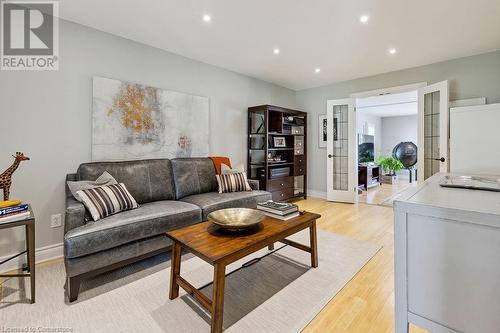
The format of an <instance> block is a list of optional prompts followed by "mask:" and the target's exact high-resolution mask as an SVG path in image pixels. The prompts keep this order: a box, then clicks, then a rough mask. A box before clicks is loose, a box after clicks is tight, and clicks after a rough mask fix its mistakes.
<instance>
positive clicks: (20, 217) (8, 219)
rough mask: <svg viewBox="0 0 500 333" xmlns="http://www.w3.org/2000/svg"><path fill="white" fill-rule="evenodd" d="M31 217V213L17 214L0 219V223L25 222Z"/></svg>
mask: <svg viewBox="0 0 500 333" xmlns="http://www.w3.org/2000/svg"><path fill="white" fill-rule="evenodd" d="M30 215H31V213H30V212H29V211H24V212H17V213H12V214H8V215H4V216H2V217H0V223H7V222H14V221H19V220H24V219H25V218H28V217H29V216H30Z"/></svg>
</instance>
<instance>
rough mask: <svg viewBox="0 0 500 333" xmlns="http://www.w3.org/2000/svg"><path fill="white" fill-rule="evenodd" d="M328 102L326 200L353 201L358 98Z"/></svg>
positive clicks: (354, 197)
mask: <svg viewBox="0 0 500 333" xmlns="http://www.w3.org/2000/svg"><path fill="white" fill-rule="evenodd" d="M326 105H327V111H326V113H327V130H328V134H327V149H326V152H327V162H326V164H327V167H326V170H327V177H326V178H327V199H328V200H330V201H339V202H349V203H354V202H356V201H357V198H358V196H357V192H356V187H357V183H358V178H357V175H358V173H357V170H356V166H355V161H356V153H357V143H356V114H355V112H354V106H355V99H354V98H347V99H339V100H328V101H327V103H326Z"/></svg>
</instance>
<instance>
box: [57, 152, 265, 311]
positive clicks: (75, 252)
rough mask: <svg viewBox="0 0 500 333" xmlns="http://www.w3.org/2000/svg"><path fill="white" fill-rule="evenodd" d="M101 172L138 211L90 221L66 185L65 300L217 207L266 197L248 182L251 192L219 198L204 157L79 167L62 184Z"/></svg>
mask: <svg viewBox="0 0 500 333" xmlns="http://www.w3.org/2000/svg"><path fill="white" fill-rule="evenodd" d="M104 171H107V172H109V173H110V174H111V175H112V176H113V177H115V179H116V180H117V181H118V182H120V183H124V184H125V186H126V187H127V189H128V190H129V192H130V193H131V194H132V196H133V197H134V198H135V199H136V201H137V203H138V204H139V208H137V209H134V210H129V211H125V212H121V213H118V214H115V215H112V216H108V217H106V218H104V219H102V220H99V221H97V222H94V221H92V219H91V218H90V214H89V213H88V212H87V211H86V209H85V207H84V206H83V204H81V203H80V202H78V201H77V200H75V199H74V198H73V196H72V195H71V192H70V191H69V190H68V188H67V187H66V219H65V225H64V262H65V266H66V276H67V279H66V293H67V295H68V298H69V301H70V302H72V301H74V300H76V299H77V298H78V292H79V289H80V281H81V280H82V279H84V278H88V277H91V276H95V275H97V274H101V273H103V272H106V271H109V270H113V269H116V268H119V267H122V266H124V265H127V264H130V263H132V262H135V261H138V260H142V259H144V258H147V257H151V256H154V255H157V254H159V253H162V252H165V251H168V250H169V249H170V245H171V243H170V240H169V239H168V238H167V237H166V236H165V232H166V231H169V230H173V229H177V228H181V227H184V226H187V225H190V224H195V223H199V222H201V221H203V220H206V218H207V215H208V214H209V213H210V212H213V211H215V210H218V209H223V208H230V207H249V208H255V207H256V205H257V203H259V202H263V201H266V200H269V199H271V194H270V193H269V192H265V191H259V190H258V186H259V185H258V182H256V181H251V180H250V181H249V183H250V186H251V187H252V189H253V191H251V192H235V193H222V194H219V193H218V192H217V187H218V186H217V180H216V178H215V168H214V165H213V163H212V160H211V159H209V158H179V159H172V160H169V159H154V160H139V161H124V162H94V163H84V164H81V165H80V166H79V168H78V170H77V172H76V173H74V174H69V175H67V177H66V180H67V181H70V180H71V181H75V180H76V181H79V180H95V179H96V178H97V177H99V176H100V175H101V174H102V173H103V172H104Z"/></svg>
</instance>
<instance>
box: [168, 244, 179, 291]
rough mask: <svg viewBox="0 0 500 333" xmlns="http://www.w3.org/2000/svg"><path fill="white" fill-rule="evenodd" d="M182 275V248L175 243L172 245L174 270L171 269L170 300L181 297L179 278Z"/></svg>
mask: <svg viewBox="0 0 500 333" xmlns="http://www.w3.org/2000/svg"><path fill="white" fill-rule="evenodd" d="M180 273H181V246H180V244H179V243H177V242H175V241H174V243H173V244H172V268H171V269H170V294H169V298H170V299H174V298H177V297H178V296H179V285H178V284H177V276H179V274H180Z"/></svg>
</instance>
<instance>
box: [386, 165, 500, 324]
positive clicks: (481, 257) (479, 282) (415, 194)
mask: <svg viewBox="0 0 500 333" xmlns="http://www.w3.org/2000/svg"><path fill="white" fill-rule="evenodd" d="M444 176H445V174H443V173H440V174H436V175H434V176H432V177H431V178H429V179H428V180H427V181H426V182H424V183H423V184H421V185H420V186H418V187H416V188H413V189H410V190H409V191H407V192H406V193H405V194H404V195H403V196H402V197H401V199H400V200H399V201H396V202H395V203H394V216H395V221H394V231H395V235H394V236H395V296H396V300H395V305H396V332H397V333H402V332H408V323H409V322H410V323H414V324H415V325H417V326H420V327H422V328H425V329H427V330H429V331H431V332H433V333H438V332H471V333H476V332H477V333H486V332H488V333H493V332H494V333H498V332H500V193H498V192H486V191H473V190H465V189H450V188H442V187H440V186H439V184H438V183H439V181H440V180H441V179H442V178H443V177H444ZM499 178H500V177H499Z"/></svg>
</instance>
